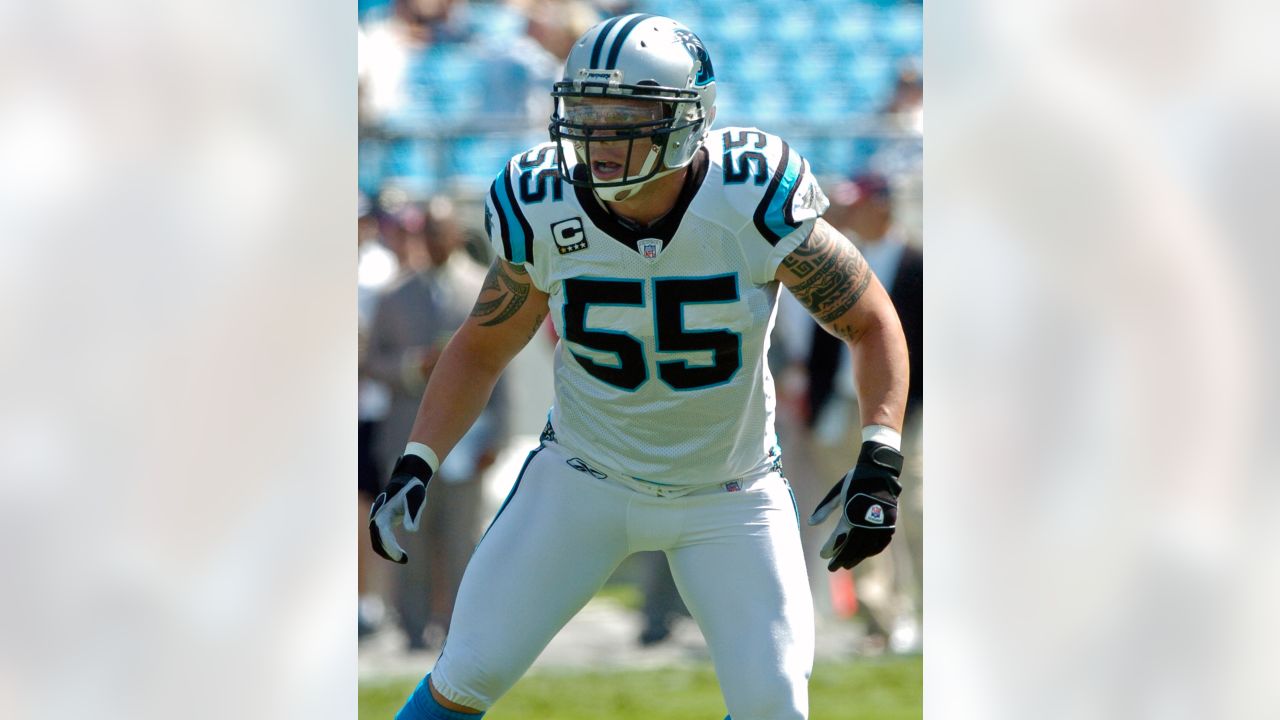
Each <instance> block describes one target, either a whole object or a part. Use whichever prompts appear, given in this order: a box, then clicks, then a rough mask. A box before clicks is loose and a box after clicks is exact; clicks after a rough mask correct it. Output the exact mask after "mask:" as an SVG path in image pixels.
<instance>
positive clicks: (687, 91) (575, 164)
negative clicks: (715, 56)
mask: <svg viewBox="0 0 1280 720" xmlns="http://www.w3.org/2000/svg"><path fill="white" fill-rule="evenodd" d="M551 96H552V98H553V99H554V101H555V112H554V113H553V114H552V115H551V125H550V128H549V129H550V132H551V140H552V142H554V143H556V155H557V160H558V161H559V165H560V174H561V175H562V176H563V177H564V179H565V180H566V181H567V182H569V183H570V184H572V185H576V186H586V187H590V188H591V189H592V190H594V191H595V193H596V195H598V196H599V197H600V198H601V199H603V200H608V201H618V200H625V199H627V198H628V197H630V196H632V195H633V194H634V193H635V192H636V191H638V190H639V189H640V188H641V187H643V186H644V184H645V183H647V182H649V181H651V180H654V179H656V178H659V177H662V176H663V175H668V174H670V173H673V172H675V171H676V170H679V169H680V168H682V167H685V166H686V165H688V164H689V163H690V162H691V161H692V160H693V157H694V154H695V153H696V152H697V151H698V148H700V147H702V143H703V140H704V139H705V138H706V135H707V131H708V130H709V129H710V128H711V123H712V121H713V120H714V119H715V108H716V78H715V71H714V70H713V69H712V67H711V58H710V56H709V55H708V54H707V49H706V47H705V46H703V44H702V41H701V40H699V39H698V36H697V35H694V34H693V32H692V31H690V30H689V29H688V28H687V27H685V26H684V25H681V24H680V23H678V22H676V21H675V20H672V19H670V18H665V17H660V16H657V15H645V14H633V15H623V16H620V17H615V18H611V19H609V20H606V21H604V22H602V23H600V24H598V25H596V26H595V27H593V28H591V29H590V30H588V31H587V32H586V33H585V34H584V35H583V36H582V37H580V38H578V41H577V42H576V43H575V44H574V46H573V50H572V51H571V52H570V53H569V58H568V60H567V61H566V62H565V70H564V79H563V80H561V81H560V82H557V83H555V85H554V86H553V88H552V92H551ZM608 99H622V101H621V102H617V103H614V104H610V103H608V102H607V100H608ZM636 101H649V102H652V103H653V106H652V107H651V108H650V107H646V106H645V103H643V102H636ZM637 140H649V141H651V143H652V144H651V145H650V147H649V148H648V149H647V150H642V152H645V157H644V161H643V165H642V167H641V168H640V170H639V171H638V172H636V173H634V174H632V173H630V168H631V157H632V150H634V149H635V147H636V141H637ZM624 141H625V143H626V146H625V147H626V153H625V158H624V156H623V154H622V153H621V152H620V151H619V150H618V148H620V147H621V146H622V144H623V142H624ZM601 143H608V144H609V148H610V149H608V150H606V149H604V148H603V147H602V146H601ZM593 145H595V146H596V148H595V149H594V150H593V147H592V146H593ZM566 148H568V149H569V150H571V151H572V152H568V151H567V150H566ZM593 152H594V153H595V155H596V157H597V160H593V159H592V154H593ZM570 155H571V156H572V158H573V160H572V162H571V161H570V159H569V156H570ZM603 155H608V156H610V158H611V160H610V161H600V160H599V159H598V158H599V157H601V156H603ZM619 166H620V167H619Z"/></svg>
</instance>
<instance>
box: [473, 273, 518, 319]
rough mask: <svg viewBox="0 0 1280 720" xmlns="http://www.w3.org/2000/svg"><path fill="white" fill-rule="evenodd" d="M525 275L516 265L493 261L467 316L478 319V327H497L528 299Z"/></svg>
mask: <svg viewBox="0 0 1280 720" xmlns="http://www.w3.org/2000/svg"><path fill="white" fill-rule="evenodd" d="M529 285H530V281H529V272H528V271H527V270H525V269H524V268H523V267H521V266H519V265H513V264H510V263H504V262H502V261H500V260H495V261H494V263H493V266H492V267H490V268H489V274H488V276H487V277H485V279H484V285H483V286H481V288H480V297H479V298H478V299H477V300H476V304H475V307H473V308H472V309H471V316H472V317H475V318H481V319H482V322H481V323H480V324H481V325H484V326H485V327H492V326H494V325H501V324H502V323H504V322H506V321H507V320H508V319H510V318H511V316H512V315H515V314H516V313H517V312H519V310H520V308H522V307H524V303H525V300H528V299H529Z"/></svg>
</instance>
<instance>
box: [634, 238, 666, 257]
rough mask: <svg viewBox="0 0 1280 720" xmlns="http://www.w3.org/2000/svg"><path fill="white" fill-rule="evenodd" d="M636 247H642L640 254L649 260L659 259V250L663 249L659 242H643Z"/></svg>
mask: <svg viewBox="0 0 1280 720" xmlns="http://www.w3.org/2000/svg"><path fill="white" fill-rule="evenodd" d="M636 245H638V246H639V247H640V254H641V255H643V256H645V258H647V259H649V260H653V259H654V258H656V257H658V250H659V248H661V247H662V244H661V243H659V242H658V241H657V240H641V241H639V242H637V243H636Z"/></svg>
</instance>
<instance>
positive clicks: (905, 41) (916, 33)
mask: <svg viewBox="0 0 1280 720" xmlns="http://www.w3.org/2000/svg"><path fill="white" fill-rule="evenodd" d="M921 15H922V14H921V10H920V8H919V6H914V5H900V6H897V7H893V8H888V9H886V10H883V11H881V12H880V13H879V14H878V15H877V21H876V38H877V39H878V40H879V41H880V42H881V43H882V44H883V45H884V47H885V48H886V49H887V50H888V51H889V52H891V53H893V54H894V55H895V56H897V57H902V56H904V55H919V54H920V53H921V52H922V51H923V44H924V19H923V17H922V16H921Z"/></svg>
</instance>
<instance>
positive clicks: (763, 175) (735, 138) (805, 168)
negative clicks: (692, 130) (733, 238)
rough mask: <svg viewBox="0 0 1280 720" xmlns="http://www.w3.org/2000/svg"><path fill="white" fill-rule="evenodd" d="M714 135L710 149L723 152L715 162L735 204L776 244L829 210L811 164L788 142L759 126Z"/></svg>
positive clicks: (732, 203)
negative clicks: (817, 184)
mask: <svg viewBox="0 0 1280 720" xmlns="http://www.w3.org/2000/svg"><path fill="white" fill-rule="evenodd" d="M714 135H716V136H718V137H716V139H715V142H708V143H707V145H708V149H709V150H710V151H711V152H713V153H717V152H718V153H720V156H719V157H718V158H713V159H714V160H715V161H716V164H718V165H720V167H721V171H722V173H723V180H724V184H725V190H726V195H728V196H729V201H730V204H731V205H732V206H733V207H734V208H735V209H736V210H737V211H738V212H740V213H742V214H743V215H744V216H747V217H750V219H751V222H752V224H753V225H754V227H755V229H756V231H757V232H758V233H759V234H760V236H761V237H763V238H764V239H765V240H766V241H767V242H768V243H769V244H770V245H776V244H777V243H778V241H779V240H781V239H782V238H783V237H786V236H787V235H789V234H791V232H792V231H794V230H795V229H796V228H799V227H800V225H801V223H803V222H804V221H805V220H811V219H813V218H815V217H817V216H818V215H820V214H821V212H822V211H823V210H825V209H826V207H825V202H820V201H819V200H818V198H817V195H821V190H820V189H817V186H816V183H815V182H814V180H813V177H812V173H811V172H810V170H809V163H808V161H806V160H805V159H804V158H803V157H801V156H800V153H798V152H796V151H795V150H792V149H791V146H790V145H788V144H787V142H786V141H785V140H783V139H782V138H780V137H778V136H777V135H772V134H770V133H767V132H764V131H763V130H759V129H757V128H737V127H731V128H725V129H723V130H720V131H719V132H718V133H714ZM810 186H813V188H812V189H810ZM798 194H799V195H800V197H799V198H797V195H798ZM810 195H813V196H814V197H812V198H811V197H810ZM822 200H825V197H823V198H822Z"/></svg>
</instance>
